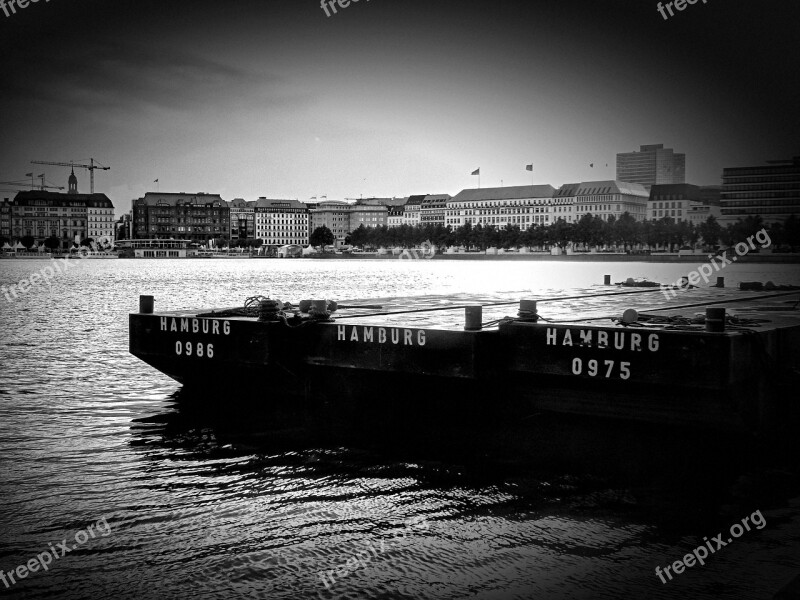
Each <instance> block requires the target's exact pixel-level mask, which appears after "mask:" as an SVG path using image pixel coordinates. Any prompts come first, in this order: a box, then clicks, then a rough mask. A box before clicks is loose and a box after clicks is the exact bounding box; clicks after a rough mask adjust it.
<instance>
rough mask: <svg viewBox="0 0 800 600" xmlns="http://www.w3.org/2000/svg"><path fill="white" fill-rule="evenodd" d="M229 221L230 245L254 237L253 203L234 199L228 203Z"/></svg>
mask: <svg viewBox="0 0 800 600" xmlns="http://www.w3.org/2000/svg"><path fill="white" fill-rule="evenodd" d="M228 208H229V209H230V220H231V243H234V242H237V241H239V240H251V239H254V238H255V237H256V218H255V213H256V209H255V206H254V203H253V202H246V201H245V200H244V199H243V198H234V199H233V200H231V201H230V202H228Z"/></svg>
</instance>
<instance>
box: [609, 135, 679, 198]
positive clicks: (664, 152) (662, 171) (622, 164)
mask: <svg viewBox="0 0 800 600" xmlns="http://www.w3.org/2000/svg"><path fill="white" fill-rule="evenodd" d="M617 181H625V182H628V183H638V184H639V185H643V186H644V187H645V188H646V189H648V190H649V189H650V187H651V186H653V185H661V184H675V183H685V181H686V155H685V154H680V153H678V152H675V151H674V150H673V149H672V148H664V144H650V145H646V146H641V147H640V149H639V151H638V152H635V151H634V152H623V153H620V154H617Z"/></svg>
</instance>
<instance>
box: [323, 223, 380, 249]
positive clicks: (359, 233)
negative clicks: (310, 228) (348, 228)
mask: <svg viewBox="0 0 800 600" xmlns="http://www.w3.org/2000/svg"><path fill="white" fill-rule="evenodd" d="M323 227H324V225H323ZM314 233H316V230H315V231H314ZM369 237H370V236H369V231H368V230H367V228H366V227H364V224H363V223H362V224H361V225H359V226H358V227H357V228H356V229H354V230H353V231H352V232H351V233H350V235H349V236H347V240H345V241H347V243H348V244H350V245H351V246H358V247H359V248H363V247H364V246H365V245H366V244H367V243H368V242H369ZM311 240H312V243H311V245H312V246H314V245H316V244H314V243H313V240H314V236H313V234H312V236H311ZM348 240H349V241H348Z"/></svg>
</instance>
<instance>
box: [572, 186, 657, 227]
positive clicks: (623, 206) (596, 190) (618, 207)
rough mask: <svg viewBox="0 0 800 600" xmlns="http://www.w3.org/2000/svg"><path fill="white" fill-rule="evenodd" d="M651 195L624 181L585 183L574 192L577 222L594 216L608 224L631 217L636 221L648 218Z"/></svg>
mask: <svg viewBox="0 0 800 600" xmlns="http://www.w3.org/2000/svg"><path fill="white" fill-rule="evenodd" d="M649 198H650V193H649V192H648V191H647V189H645V187H644V186H643V185H640V184H638V183H629V182H624V181H614V180H607V181H584V182H581V184H580V185H579V186H578V189H577V190H576V192H575V208H574V212H575V220H576V221H579V220H580V219H581V218H582V217H583V215H585V214H587V213H591V214H592V215H593V216H599V217H600V218H601V219H603V220H604V221H608V219H609V217H611V216H613V217H614V218H615V219H619V218H620V217H621V216H622V215H623V214H624V213H629V214H630V215H631V216H632V217H633V218H634V219H636V220H637V221H644V220H645V218H647V203H648V200H649Z"/></svg>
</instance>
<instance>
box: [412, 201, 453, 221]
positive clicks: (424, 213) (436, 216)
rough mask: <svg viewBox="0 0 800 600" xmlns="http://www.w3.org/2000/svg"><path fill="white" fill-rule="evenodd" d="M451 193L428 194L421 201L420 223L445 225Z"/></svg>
mask: <svg viewBox="0 0 800 600" xmlns="http://www.w3.org/2000/svg"><path fill="white" fill-rule="evenodd" d="M450 199H451V196H450V194H428V195H426V196H425V197H424V198H423V199H422V202H421V203H420V208H419V222H420V225H442V226H444V225H445V221H446V219H445V213H446V212H447V203H448V201H449V200H450Z"/></svg>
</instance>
